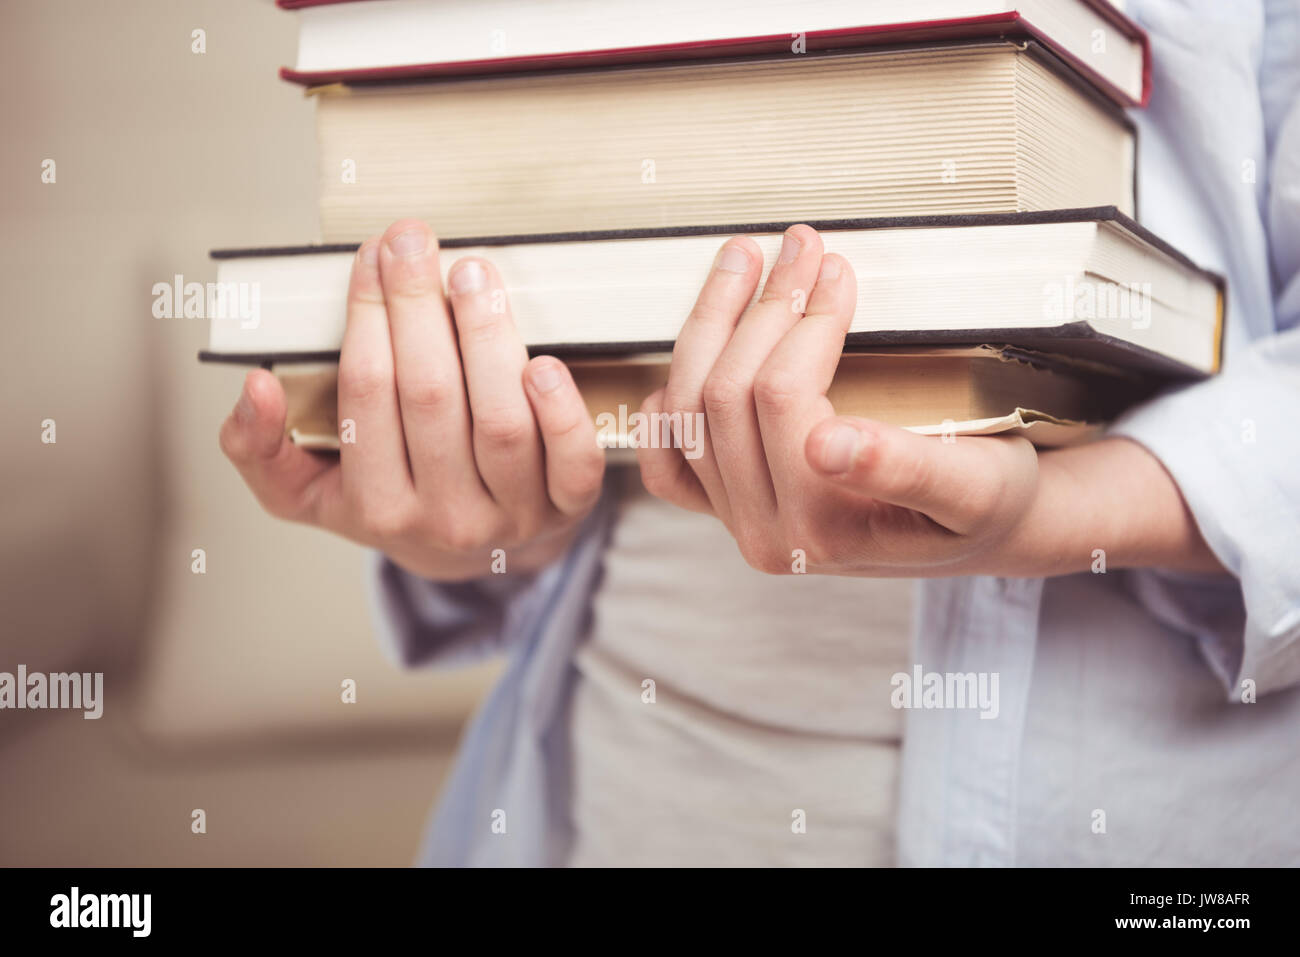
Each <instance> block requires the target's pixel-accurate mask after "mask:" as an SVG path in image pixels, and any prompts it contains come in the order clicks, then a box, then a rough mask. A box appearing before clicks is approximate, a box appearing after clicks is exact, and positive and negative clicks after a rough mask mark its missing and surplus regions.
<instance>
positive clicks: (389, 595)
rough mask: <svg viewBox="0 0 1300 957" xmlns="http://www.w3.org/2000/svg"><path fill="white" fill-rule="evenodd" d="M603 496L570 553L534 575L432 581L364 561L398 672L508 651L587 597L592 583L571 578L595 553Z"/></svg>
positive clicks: (386, 562)
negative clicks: (582, 557)
mask: <svg viewBox="0 0 1300 957" xmlns="http://www.w3.org/2000/svg"><path fill="white" fill-rule="evenodd" d="M608 511H609V502H608V495H606V496H605V497H604V498H602V501H601V502H600V503H599V504H598V505H597V507H596V508H595V509H594V510H593V511H592V513H591V515H589V516H588V517H587V518H586V519H585V520H584V522H583V524H582V526H581V528H580V529H579V531H578V534H577V536H576V538H575V539H574V542H573V544H572V545H571V546H570V547H569V550H568V552H567V553H566V554H565V555H564V556H563V557H562V558H560V559H558V560H557V561H555V562H553V563H552V564H551V565H548V566H547V567H546V568H544V569H542V570H541V571H539V572H536V573H533V574H527V575H521V574H502V575H485V576H484V577H482V578H478V579H474V580H472V581H467V582H455V583H447V582H433V581H429V580H427V579H424V578H421V577H419V576H418V575H413V574H411V573H410V572H408V571H406V570H404V569H402V568H401V567H399V566H398V565H396V564H395V563H394V562H392V561H391V560H390V559H388V558H387V557H385V556H384V555H383V554H381V553H379V552H373V553H371V554H370V556H369V559H368V560H369V565H370V567H369V576H368V577H369V584H370V589H369V591H370V604H371V615H372V618H373V619H374V623H375V631H376V633H377V634H378V636H379V641H380V644H381V645H382V646H383V647H384V649H385V650H386V651H387V653H388V654H389V656H390V657H391V658H392V659H393V660H394V661H395V662H396V663H397V664H398V665H399V666H401V667H405V668H417V667H424V666H437V667H441V666H457V665H465V664H472V663H474V662H476V661H480V660H482V659H484V658H488V657H491V656H493V655H497V654H504V653H506V652H508V651H510V650H511V649H512V648H513V647H514V646H515V645H517V644H518V643H520V642H521V641H523V640H524V639H526V638H527V636H528V635H531V634H536V633H537V632H538V630H539V629H544V628H545V627H546V623H547V621H548V619H549V618H550V617H551V616H552V615H553V614H554V613H555V610H556V609H557V608H559V607H562V606H563V605H564V604H565V603H566V602H568V601H570V600H578V599H579V598H585V597H586V596H585V595H575V594H573V593H574V592H576V591H580V590H583V589H588V590H589V589H590V588H591V586H592V582H590V581H588V580H587V577H589V576H583V575H580V574H575V572H574V568H573V567H572V566H574V558H575V555H577V554H579V553H582V552H585V551H589V550H590V549H592V548H598V547H599V540H601V539H603V537H604V535H605V532H606V528H607V518H608V514H607V513H608Z"/></svg>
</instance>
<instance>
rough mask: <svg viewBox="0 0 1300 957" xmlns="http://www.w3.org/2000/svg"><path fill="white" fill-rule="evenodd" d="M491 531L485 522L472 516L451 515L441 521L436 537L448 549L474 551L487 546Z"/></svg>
mask: <svg viewBox="0 0 1300 957" xmlns="http://www.w3.org/2000/svg"><path fill="white" fill-rule="evenodd" d="M491 531H492V530H491V529H490V528H489V527H488V526H487V525H486V524H485V523H483V522H480V521H476V520H475V519H473V518H472V517H466V516H462V515H453V516H449V517H447V518H445V519H444V520H443V522H442V523H441V530H440V532H439V535H438V539H439V541H440V542H441V543H442V545H443V546H444V547H445V548H447V549H448V550H449V551H453V552H476V551H480V550H482V549H483V548H485V547H487V545H488V544H489V542H490V540H491V537H492V536H491V534H490V533H491Z"/></svg>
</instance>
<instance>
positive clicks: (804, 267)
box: [704, 225, 822, 523]
mask: <svg viewBox="0 0 1300 957" xmlns="http://www.w3.org/2000/svg"><path fill="white" fill-rule="evenodd" d="M821 259H822V240H821V237H820V236H818V235H817V231H816V230H814V229H813V228H812V227H810V226H803V225H800V226H791V227H790V228H789V229H787V230H786V231H785V235H784V236H783V237H782V239H781V252H780V254H779V255H778V256H777V260H776V263H775V264H774V265H773V266H772V270H771V272H770V273H769V274H768V277H767V282H766V284H765V285H764V287H763V292H762V295H760V296H759V300H758V302H756V303H755V304H754V305H753V306H751V307H750V308H749V310H748V311H747V312H746V313H745V315H744V317H743V318H742V319H741V320H740V323H739V324H738V325H737V327H736V332H735V334H734V335H733V336H732V337H731V341H730V342H729V343H728V344H727V347H726V349H724V350H723V353H722V355H721V356H719V357H718V361H717V362H716V363H715V364H714V366H713V369H712V371H711V372H710V373H709V378H708V381H707V382H706V383H705V386H704V406H705V409H706V411H707V413H708V423H709V435H710V438H711V443H710V444H711V446H712V449H713V452H714V455H715V456H716V458H717V461H718V467H719V470H720V472H721V474H722V477H723V481H724V484H725V485H726V490H727V498H728V499H729V500H730V501H731V502H732V503H733V506H734V504H735V503H737V502H744V503H746V505H745V507H746V510H747V514H746V516H745V519H744V520H745V521H747V522H754V523H757V522H765V521H768V520H770V519H771V517H772V516H773V515H774V514H775V513H776V493H775V491H774V490H773V488H772V480H771V476H770V475H769V474H768V468H767V457H766V455H765V454H764V452H763V440H762V434H761V432H760V430H759V426H758V415H757V413H756V411H755V409H754V377H755V375H756V374H757V373H758V370H759V367H761V366H762V364H763V363H764V361H766V359H767V357H768V355H769V354H770V353H771V351H772V349H773V348H775V346H776V344H777V343H778V342H780V341H781V339H782V337H783V336H784V335H785V334H786V333H787V332H789V330H790V328H791V327H792V326H793V325H794V324H795V323H796V322H798V321H799V319H800V318H801V317H802V316H803V312H804V308H805V305H806V301H807V296H808V293H809V292H810V291H811V290H812V288H813V286H814V285H815V284H816V281H817V270H818V268H819V267H820V265H821ZM733 511H734V509H733ZM733 517H734V518H735V521H737V522H738V521H740V520H741V518H740V516H738V515H736V516H733Z"/></svg>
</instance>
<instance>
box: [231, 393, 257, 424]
mask: <svg viewBox="0 0 1300 957" xmlns="http://www.w3.org/2000/svg"><path fill="white" fill-rule="evenodd" d="M235 421H236V422H238V423H240V424H241V425H247V424H248V423H249V422H252V421H253V397H252V396H250V395H249V394H248V386H247V385H245V386H244V388H243V389H241V390H240V391H239V401H238V402H236V403H235Z"/></svg>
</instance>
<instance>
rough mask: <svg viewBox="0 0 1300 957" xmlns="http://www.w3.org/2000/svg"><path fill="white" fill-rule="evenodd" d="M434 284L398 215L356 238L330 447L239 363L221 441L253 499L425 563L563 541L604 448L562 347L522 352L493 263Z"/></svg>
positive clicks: (547, 556) (430, 263)
mask: <svg viewBox="0 0 1300 957" xmlns="http://www.w3.org/2000/svg"><path fill="white" fill-rule="evenodd" d="M448 286H449V289H448V298H449V300H450V301H448V298H444V295H443V288H442V281H441V277H440V273H439V266H438V244H437V240H436V239H435V238H434V236H433V234H432V233H431V231H430V230H429V228H428V227H427V226H426V225H424V224H423V223H421V222H418V221H415V220H401V221H399V222H396V223H394V224H393V225H392V226H390V227H389V228H388V230H387V231H386V232H385V233H384V235H383V236H382V237H377V238H374V239H370V240H367V241H366V242H365V243H363V244H362V246H361V248H360V249H359V250H358V252H357V256H356V259H355V260H354V262H353V266H352V280H351V285H350V287H349V292H348V316H347V329H346V332H345V333H344V337H343V346H342V352H341V356H340V359H339V408H338V417H339V421H340V422H343V421H344V420H347V419H351V420H352V422H353V423H355V425H354V429H353V431H354V437H355V441H354V442H345V443H343V445H342V447H341V449H340V453H339V456H338V458H337V459H334V458H333V457H332V456H323V455H316V454H313V453H310V452H307V451H304V450H303V449H300V448H298V447H297V446H295V445H293V444H292V443H291V442H290V441H289V440H288V438H287V437H286V436H285V429H284V427H285V414H286V410H285V396H284V390H283V389H282V388H281V386H280V383H279V381H278V380H277V379H276V378H275V377H274V376H273V375H271V374H270V373H269V372H265V371H260V370H259V371H255V372H251V373H249V375H248V377H247V379H246V380H245V382H244V389H243V393H242V394H241V395H240V397H239V401H238V403H237V404H236V406H235V409H234V411H233V412H232V413H231V415H230V417H229V418H228V419H227V420H226V422H225V424H224V425H223V426H222V429H221V448H222V450H223V451H224V452H225V454H226V456H227V457H228V458H229V459H230V461H231V462H233V463H234V465H235V467H236V468H237V469H239V472H240V474H241V475H242V476H243V478H244V481H245V482H246V483H247V484H248V486H249V488H250V489H252V491H253V493H254V495H256V496H257V498H258V500H259V501H260V502H261V503H262V506H263V507H264V508H265V509H266V510H267V511H268V512H270V513H271V514H273V515H276V516H278V517H280V518H285V519H290V520H293V521H299V522H305V523H308V524H312V525H317V526H320V527H322V528H325V529H328V530H330V531H333V532H336V533H338V534H340V535H344V536H346V537H348V538H350V539H352V540H354V541H356V542H359V543H361V544H364V545H369V546H373V547H375V548H378V549H381V550H382V551H384V552H385V553H386V554H388V555H389V556H390V557H391V558H392V559H393V560H394V561H395V562H397V563H398V564H399V565H401V566H403V567H404V568H406V569H408V570H410V571H412V572H414V573H415V574H418V575H422V576H424V577H427V578H431V579H435V580H443V581H453V580H466V579H470V578H476V577H479V576H481V575H486V574H488V573H489V571H490V569H491V555H492V552H493V551H494V550H495V549H498V548H501V549H505V550H506V555H507V569H508V570H509V571H512V572H513V571H528V570H534V569H536V568H539V567H541V566H542V565H545V564H546V563H548V562H549V561H551V560H553V559H554V558H556V557H558V556H559V555H560V554H562V552H563V550H564V549H565V548H566V547H567V546H568V544H569V541H570V540H571V538H572V532H573V530H574V529H575V527H576V525H577V523H578V521H579V520H580V519H581V518H582V517H583V516H584V515H586V514H587V512H588V511H590V509H591V508H592V506H593V505H594V504H595V502H596V499H597V498H598V497H599V494H600V488H601V480H602V476H603V473H604V467H605V461H604V454H603V453H602V452H601V450H600V448H599V447H598V445H597V443H596V431H595V425H594V423H593V422H592V420H591V417H590V415H589V414H588V412H587V408H586V406H585V405H584V404H583V401H582V398H581V396H580V395H579V394H578V390H577V388H576V387H575V385H574V383H573V379H572V377H571V376H570V375H569V371H568V369H567V368H566V367H565V366H564V364H563V363H561V362H560V361H558V360H557V359H554V358H551V357H538V358H535V359H533V360H531V361H530V360H529V359H528V354H527V352H526V350H525V348H524V344H523V341H522V339H521V338H520V336H519V333H518V331H517V330H516V329H515V325H514V320H513V319H512V318H511V315H510V311H509V306H508V305H507V304H506V299H505V291H504V288H503V286H502V282H501V277H500V276H499V275H498V274H497V271H496V269H495V268H494V267H493V266H492V264H491V263H489V262H486V261H484V260H482V259H463V260H461V261H459V262H457V263H456V264H455V265H454V266H453V267H452V269H451V271H450V273H449V276H448Z"/></svg>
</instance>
